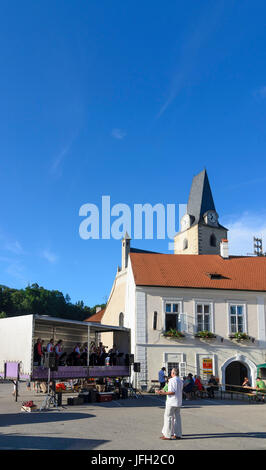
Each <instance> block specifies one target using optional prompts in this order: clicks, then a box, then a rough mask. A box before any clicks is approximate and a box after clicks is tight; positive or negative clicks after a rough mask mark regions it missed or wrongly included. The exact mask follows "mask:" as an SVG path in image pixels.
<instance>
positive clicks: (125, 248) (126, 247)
mask: <svg viewBox="0 0 266 470" xmlns="http://www.w3.org/2000/svg"><path fill="white" fill-rule="evenodd" d="M130 240H131V239H130V236H129V235H128V233H127V232H126V233H125V236H124V238H123V240H122V270H124V269H126V268H127V263H128V255H129V252H130Z"/></svg>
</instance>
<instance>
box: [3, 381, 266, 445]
mask: <svg viewBox="0 0 266 470" xmlns="http://www.w3.org/2000/svg"><path fill="white" fill-rule="evenodd" d="M12 390H13V385H12V384H11V383H0V413H1V416H0V449H39V450H43V449H45V450H46V449H56V450H66V449H67V450H78V449H82V450H89V449H93V450H125V449H128V450H132V449H133V450H164V449H167V450H178V449H182V450H188V449H189V450H197V449H198V450H211V449H215V450H221V449H232V450H233V449H237V450H241V449H266V429H265V422H266V403H265V404H262V403H255V404H248V403H246V402H243V401H237V400H234V401H231V400H205V399H203V400H195V401H185V402H184V403H183V407H182V410H181V416H182V425H183V440H182V441H161V440H160V439H159V437H160V435H161V429H162V425H163V413H164V398H162V397H157V396H155V395H145V397H144V398H143V399H135V398H128V399H126V400H119V401H112V402H109V403H93V404H84V405H81V406H64V407H60V408H59V411H58V410H57V409H55V408H51V409H50V410H49V411H43V412H33V413H23V412H21V410H20V409H21V403H22V401H25V400H30V399H33V401H34V402H35V403H36V405H37V406H38V407H40V405H41V403H42V401H43V398H44V397H43V395H42V394H37V393H35V392H33V391H28V390H27V389H26V385H25V384H21V385H20V396H19V398H18V402H17V403H16V402H15V401H14V398H13V397H12V395H11V393H12ZM65 404H66V397H64V401H63V405H65Z"/></svg>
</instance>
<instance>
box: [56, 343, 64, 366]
mask: <svg viewBox="0 0 266 470" xmlns="http://www.w3.org/2000/svg"><path fill="white" fill-rule="evenodd" d="M54 351H55V354H56V358H57V360H58V362H59V364H62V363H63V362H64V361H63V358H64V357H65V356H66V352H63V340H62V339H60V340H59V341H57V343H56V345H55V348H54Z"/></svg>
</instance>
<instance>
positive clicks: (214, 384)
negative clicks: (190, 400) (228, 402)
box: [207, 375, 217, 398]
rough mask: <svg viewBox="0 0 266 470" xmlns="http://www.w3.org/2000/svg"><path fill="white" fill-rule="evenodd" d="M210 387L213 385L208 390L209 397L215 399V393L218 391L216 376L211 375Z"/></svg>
mask: <svg viewBox="0 0 266 470" xmlns="http://www.w3.org/2000/svg"><path fill="white" fill-rule="evenodd" d="M208 385H211V387H208V388H207V393H208V397H209V398H214V391H215V390H216V389H217V381H216V378H215V377H214V375H211V377H210V380H209V381H208Z"/></svg>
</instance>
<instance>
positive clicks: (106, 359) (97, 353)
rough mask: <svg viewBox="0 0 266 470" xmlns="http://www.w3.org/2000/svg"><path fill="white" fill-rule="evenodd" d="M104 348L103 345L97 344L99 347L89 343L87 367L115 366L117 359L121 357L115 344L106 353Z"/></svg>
mask: <svg viewBox="0 0 266 470" xmlns="http://www.w3.org/2000/svg"><path fill="white" fill-rule="evenodd" d="M106 349H107V348H106V346H104V345H103V343H99V346H97V345H96V344H95V342H91V344H90V351H89V365H90V366H104V365H105V364H106V363H107V364H108V365H110V366H116V365H117V363H118V358H119V356H120V355H121V353H120V352H119V350H118V349H117V346H116V344H114V345H113V347H112V348H111V349H109V351H108V352H107V351H106Z"/></svg>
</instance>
